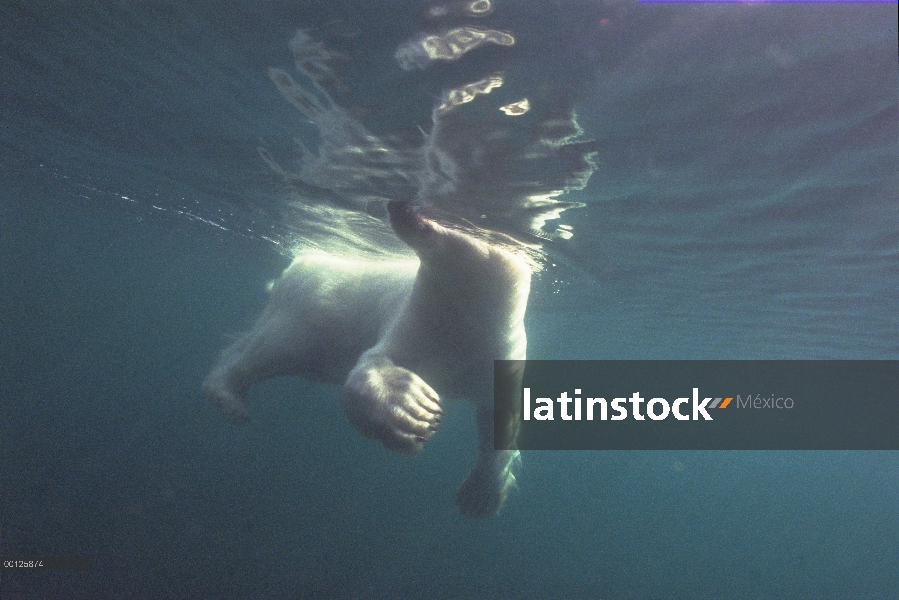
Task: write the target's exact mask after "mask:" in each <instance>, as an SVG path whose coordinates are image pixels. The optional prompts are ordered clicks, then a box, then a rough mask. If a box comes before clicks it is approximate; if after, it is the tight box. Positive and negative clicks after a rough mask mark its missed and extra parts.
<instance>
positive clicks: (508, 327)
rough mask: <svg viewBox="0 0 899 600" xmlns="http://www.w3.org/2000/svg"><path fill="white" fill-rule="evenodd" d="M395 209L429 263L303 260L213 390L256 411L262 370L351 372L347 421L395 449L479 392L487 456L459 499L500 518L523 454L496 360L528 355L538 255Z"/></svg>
mask: <svg viewBox="0 0 899 600" xmlns="http://www.w3.org/2000/svg"><path fill="white" fill-rule="evenodd" d="M387 208H388V212H389V215H390V224H391V226H392V227H393V230H394V232H396V235H397V236H398V237H399V238H400V239H401V240H402V241H403V242H405V243H406V244H408V245H409V246H410V247H411V248H412V249H413V250H414V251H415V253H416V254H417V255H418V258H419V260H418V261H399V262H378V261H366V260H350V259H343V258H337V257H333V256H329V255H324V254H306V255H301V256H299V257H297V258H296V259H295V260H294V261H293V263H292V264H291V265H290V266H289V267H288V268H287V269H286V270H285V271H284V274H283V275H282V276H281V278H280V279H278V280H277V281H275V282H274V284H273V285H272V289H271V298H270V301H269V304H268V306H267V307H266V308H265V310H264V311H263V312H262V314H261V315H260V316H259V318H258V320H257V321H256V324H255V325H254V327H253V329H252V330H251V331H250V332H249V333H246V334H244V335H243V336H242V337H240V338H239V339H238V340H237V341H236V342H235V343H234V344H233V345H232V346H230V347H229V348H227V349H226V350H225V351H224V352H223V353H222V354H221V356H220V358H219V361H218V363H217V364H216V365H215V367H214V368H213V369H212V371H211V373H210V374H209V376H208V377H207V378H206V381H205V382H204V385H203V388H204V391H205V393H206V395H207V396H208V397H209V398H210V399H211V400H212V401H213V402H214V403H215V404H216V405H217V406H219V407H221V408H222V409H223V410H224V411H225V412H226V413H227V414H228V415H229V416H230V417H231V418H232V419H234V420H236V421H246V420H247V419H248V418H249V414H248V409H247V401H246V394H247V391H248V389H249V387H250V386H251V385H253V384H254V383H257V382H259V381H262V380H264V379H267V378H270V377H276V376H279V375H304V376H307V377H310V378H314V379H318V380H323V381H327V382H334V383H343V393H342V401H343V406H344V408H345V410H346V413H347V416H348V417H349V420H350V422H352V424H353V425H354V426H355V427H356V428H357V429H358V430H359V431H360V432H361V433H362V434H363V435H365V436H367V437H371V438H374V439H376V440H378V441H380V442H381V443H382V444H383V445H384V446H386V447H387V448H389V449H391V450H397V451H411V452H417V451H418V450H420V449H421V448H422V446H423V444H424V443H425V442H426V441H427V440H428V439H429V438H430V437H431V436H432V435H434V433H435V432H436V431H437V429H438V427H439V426H440V424H441V422H442V419H443V417H444V412H443V410H442V408H441V396H444V397H447V396H449V397H462V398H468V399H471V400H473V401H474V402H475V403H476V405H477V419H478V437H479V447H478V458H477V462H476V464H475V467H474V469H473V470H472V471H471V473H470V474H469V475H468V477H467V478H466V479H465V481H464V482H463V483H462V486H461V487H460V488H459V490H458V492H457V493H456V504H457V505H458V507H459V510H460V512H461V513H462V514H464V515H467V516H470V517H485V516H489V515H493V514H495V513H496V512H498V511H499V509H500V507H501V506H502V504H503V502H504V500H505V498H506V495H507V494H508V492H509V489H510V488H511V486H512V485H513V484H514V482H515V477H514V474H513V472H512V470H513V465H514V464H515V463H516V462H517V460H518V451H517V450H503V451H497V450H494V444H493V438H494V416H493V415H494V413H493V361H494V359H509V360H523V359H524V358H525V354H526V349H527V340H526V337H525V330H524V314H525V308H526V305H527V300H528V294H529V291H530V281H531V269H530V266H529V265H528V264H527V262H526V261H525V260H524V259H522V258H521V257H519V256H516V255H515V254H514V253H512V252H510V251H508V250H506V249H503V248H500V247H498V246H495V245H491V244H488V243H486V242H483V241H481V240H478V239H475V238H474V237H472V236H469V235H466V234H464V233H461V232H459V231H455V230H452V229H448V228H446V227H443V226H441V225H439V224H438V223H436V222H434V221H432V220H429V219H426V218H424V217H423V216H421V215H419V214H418V213H416V212H415V211H414V210H413V209H412V208H411V207H410V206H409V204H408V203H404V202H390V203H389V204H388V207H387ZM438 390H439V394H438ZM504 426H508V427H510V428H514V424H513V423H508V424H504Z"/></svg>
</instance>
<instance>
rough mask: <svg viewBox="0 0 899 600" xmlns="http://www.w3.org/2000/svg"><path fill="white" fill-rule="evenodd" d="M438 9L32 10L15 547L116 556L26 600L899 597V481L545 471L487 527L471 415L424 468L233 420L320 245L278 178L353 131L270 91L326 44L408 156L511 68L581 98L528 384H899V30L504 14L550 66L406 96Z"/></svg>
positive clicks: (22, 18) (586, 459) (6, 123)
mask: <svg viewBox="0 0 899 600" xmlns="http://www.w3.org/2000/svg"><path fill="white" fill-rule="evenodd" d="M423 6H425V3H405V2H389V3H349V4H343V3H339V2H322V3H318V2H276V1H272V2H236V3H231V4H227V5H215V6H213V5H208V6H207V5H205V4H204V5H191V6H183V5H182V3H171V4H168V3H164V2H150V3H141V2H119V3H112V2H109V3H49V2H46V3H45V2H32V3H17V2H7V3H4V4H3V5H2V6H0V82H2V85H0V124H2V127H0V449H2V455H0V457H2V468H0V527H2V529H0V533H2V535H0V554H2V555H21V554H29V555H86V556H90V557H91V561H92V567H91V569H90V570H88V571H82V572H30V573H23V572H15V573H13V572H9V571H5V572H2V573H0V577H2V581H0V597H2V598H3V599H4V600H5V599H7V598H100V597H109V598H305V597H316V598H343V597H347V598H358V597H370V598H407V597H408V598H608V599H616V598H635V599H637V598H690V599H695V598H879V599H880V598H883V599H889V598H899V560H897V557H899V454H897V453H896V452H878V453H874V452H815V453H810V452H756V453H753V452H725V453H718V452H602V453H598V452H597V453H586V452H584V453H577V452H564V453H563V452H553V453H534V452H532V453H526V454H525V455H524V457H523V469H522V473H521V476H520V477H519V483H520V491H519V492H518V493H516V494H515V495H514V496H513V497H512V499H511V501H510V502H509V504H508V505H507V507H506V508H505V510H504V511H503V513H502V514H500V515H499V516H498V517H495V518H492V519H489V520H486V521H476V522H475V521H469V520H466V519H464V518H462V517H460V516H458V515H457V514H456V511H455V507H454V506H453V504H452V497H453V492H454V490H455V488H456V486H457V485H458V483H459V482H460V481H461V480H462V479H463V477H464V475H465V474H466V473H467V471H468V469H469V467H470V464H471V461H472V460H473V459H474V438H475V431H474V423H473V411H472V410H471V407H469V406H465V405H461V404H460V405H451V406H450V407H449V411H448V412H449V414H448V419H447V424H446V425H445V426H444V428H443V429H442V430H441V432H440V434H439V435H438V436H436V437H435V438H434V439H433V440H432V441H431V442H430V443H429V445H428V446H429V447H428V448H427V449H426V450H425V451H424V452H423V453H422V454H421V455H419V456H416V457H412V458H409V457H398V456H394V455H392V454H389V453H388V452H386V451H383V450H381V449H380V448H379V447H377V446H376V445H375V444H374V443H371V442H369V441H367V440H364V439H361V438H360V436H358V435H357V434H356V432H355V431H354V430H353V429H352V427H351V426H350V425H349V424H348V423H347V421H346V419H345V417H344V415H343V412H342V409H341V407H340V405H339V402H338V395H339V390H338V389H337V388H336V387H334V386H325V385H319V384H314V383H309V382H305V381H302V380H278V381H272V382H268V383H265V384H263V385H260V386H259V387H258V388H255V389H254V390H253V393H252V396H251V401H252V421H251V422H250V423H249V424H247V425H245V426H234V425H231V424H228V423H226V422H225V419H224V418H223V417H222V416H221V415H220V414H219V413H218V412H216V411H215V410H214V409H213V408H211V407H209V406H207V405H206V404H205V402H204V400H203V398H202V396H201V393H200V389H199V388H200V382H201V381H202V379H203V377H204V375H205V373H206V371H207V370H208V368H209V366H210V365H211V363H212V361H213V360H214V358H215V356H216V354H217V353H218V351H219V350H220V349H221V348H222V347H223V346H224V345H226V344H227V343H228V340H229V336H230V335H232V334H234V333H235V332H239V331H241V330H243V329H245V328H246V327H248V326H249V324H250V323H251V322H252V319H253V317H254V315H255V314H256V313H257V312H258V311H259V310H260V309H261V307H262V306H263V305H264V302H265V292H264V286H265V283H266V282H267V281H269V280H270V279H272V278H273V277H276V276H277V275H278V273H279V272H280V271H281V269H283V268H284V266H285V265H286V264H287V262H288V258H287V255H288V254H289V252H290V241H291V240H292V239H295V237H294V236H295V233H296V230H297V227H298V224H297V223H292V222H291V218H292V215H294V214H295V213H293V212H291V211H290V210H289V207H288V206H287V205H286V204H285V202H284V198H285V194H287V193H288V190H285V188H284V186H283V184H282V183H281V181H280V180H279V179H278V178H277V177H275V176H274V174H273V173H272V171H271V170H270V169H269V167H268V166H267V165H266V164H265V163H264V162H263V161H262V160H261V159H260V156H259V154H258V152H257V147H258V146H264V147H266V148H269V149H271V151H272V152H273V153H274V154H276V155H277V156H278V158H279V160H280V161H282V164H287V165H291V164H294V163H292V162H291V161H294V162H295V160H296V157H295V155H294V150H295V147H294V146H293V144H292V138H294V137H301V138H304V139H307V140H315V138H316V135H318V133H317V132H316V131H315V129H314V127H312V126H311V125H310V123H309V122H308V121H305V120H304V119H302V117H301V116H300V115H299V113H298V112H297V111H296V110H295V109H294V108H293V107H291V106H290V105H289V104H287V103H286V102H285V101H284V99H283V97H282V96H281V94H279V93H278V90H277V89H276V88H275V86H274V85H273V84H272V82H271V80H270V79H269V78H268V76H267V69H268V67H270V66H277V67H279V68H283V69H285V70H287V69H290V68H291V60H292V58H291V56H290V53H289V51H288V49H287V42H288V41H289V40H290V38H291V37H292V36H293V35H294V33H295V31H296V30H297V29H298V28H300V27H302V28H308V29H309V30H310V31H313V32H315V33H316V34H317V36H318V37H319V39H322V40H323V41H324V42H325V43H327V44H328V47H331V48H334V49H336V50H338V51H340V52H341V53H343V54H344V55H346V56H347V57H351V59H352V60H348V61H346V62H345V64H344V65H343V67H342V71H341V73H340V75H341V77H342V78H343V79H344V81H345V82H346V83H347V86H348V88H349V89H350V90H351V91H352V93H353V94H354V98H353V100H352V103H351V104H352V106H353V107H354V112H353V114H354V115H359V118H360V119H362V120H363V121H364V122H365V124H366V125H367V126H368V127H370V128H371V129H372V130H373V131H376V132H379V133H381V132H386V131H389V130H392V129H395V128H399V127H413V128H414V127H415V126H419V125H421V126H423V127H424V128H427V124H428V122H429V119H430V109H431V106H432V105H433V101H434V98H435V97H436V96H437V95H438V94H439V92H440V90H441V86H445V85H447V84H450V85H456V84H458V82H459V81H462V80H465V79H466V78H469V77H471V76H474V75H477V74H479V73H481V74H482V73H484V72H486V71H488V70H489V69H492V68H494V67H497V66H501V67H502V68H504V69H505V73H506V76H507V78H508V84H507V86H506V89H508V90H510V91H509V93H510V94H518V93H521V94H528V95H531V96H532V97H534V98H537V99H546V98H561V97H563V96H564V97H565V98H568V99H570V101H571V103H572V105H573V106H574V108H575V110H576V113H577V118H578V122H579V123H580V125H581V127H582V128H583V129H584V135H585V137H587V138H589V139H593V140H596V142H597V155H596V157H595V159H596V163H597V170H596V172H595V173H594V174H593V176H592V178H591V179H590V181H589V183H588V184H587V186H586V187H585V188H584V189H583V190H573V191H571V192H570V193H569V194H567V195H566V196H565V197H563V198H562V199H563V200H576V201H579V202H584V203H586V204H587V206H586V207H584V208H580V209H572V210H569V211H566V212H565V213H564V216H563V222H564V223H565V224H567V225H569V226H570V227H571V229H572V231H573V233H574V235H573V237H572V238H571V239H570V240H556V241H554V242H552V243H550V244H548V246H547V256H548V259H547V264H546V267H545V269H544V271H543V272H542V273H541V274H540V275H539V276H538V277H537V279H536V280H535V285H534V292H533V294H532V297H531V304H530V309H529V313H528V319H527V325H528V335H529V356H531V357H533V358H646V359H649V358H739V359H743V358H785V359H798V358H834V359H841V358H870V359H897V358H899V311H897V308H899V177H897V164H899V163H897V159H899V113H897V93H899V92H897V90H899V73H897V63H896V47H897V27H896V22H897V10H896V7H895V6H885V5H881V6H813V7H811V6H770V7H766V6H726V7H657V6H646V7H643V6H640V5H637V4H612V3H610V4H608V5H604V4H601V3H592V2H574V1H572V2H566V3H553V2H526V3H525V2H507V3H499V4H498V5H497V10H496V12H495V13H494V14H493V15H491V16H490V17H489V18H490V19H493V22H495V24H496V26H497V27H498V28H501V29H505V30H509V31H514V32H515V33H516V35H517V36H518V39H517V42H518V43H517V44H516V47H515V49H514V52H515V53H514V54H509V55H504V54H503V53H502V52H501V50H502V49H500V48H488V49H484V50H483V52H481V53H480V54H477V53H478V52H479V51H473V52H472V53H471V55H472V56H471V57H466V59H465V60H460V61H458V64H456V63H454V64H449V65H443V66H438V67H435V68H434V69H431V70H427V71H416V72H412V73H409V72H404V71H402V70H401V69H399V68H398V67H397V66H396V61H395V60H394V59H393V54H394V51H395V50H396V48H397V47H398V45H399V44H401V43H402V42H403V41H405V40H407V39H408V38H409V37H410V36H411V35H412V33H413V32H415V31H416V30H417V29H416V28H417V27H418V25H417V23H418V21H417V20H416V19H417V17H416V15H418V14H420V9H421V7H423ZM508 56H511V57H512V58H511V59H510V58H508ZM469 58H470V59H471V60H469ZM398 89H401V90H406V91H405V93H397V91H396V90H398ZM859 402H860V404H861V402H862V399H859ZM897 425H899V424H897Z"/></svg>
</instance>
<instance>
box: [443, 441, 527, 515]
mask: <svg viewBox="0 0 899 600" xmlns="http://www.w3.org/2000/svg"><path fill="white" fill-rule="evenodd" d="M519 462H520V459H519V453H518V451H517V450H516V451H509V450H504V451H498V452H497V454H496V456H495V457H494V460H493V461H490V462H479V463H478V464H477V466H475V468H474V470H472V472H471V473H469V474H468V477H466V478H465V481H463V482H462V486H461V487H460V488H459V491H457V492H456V506H458V507H459V512H460V513H462V514H463V515H465V516H466V517H472V518H475V519H477V518H481V517H490V516H493V515H495V514H496V513H498V512H499V509H500V508H502V506H503V503H504V502H505V501H506V498H507V497H508V495H509V491H510V490H512V488H514V487H515V474H514V472H513V470H514V469H515V468H516V467H517V465H518V464H519Z"/></svg>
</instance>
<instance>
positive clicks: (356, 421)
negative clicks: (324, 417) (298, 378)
mask: <svg viewBox="0 0 899 600" xmlns="http://www.w3.org/2000/svg"><path fill="white" fill-rule="evenodd" d="M343 406H344V409H346V413H347V416H348V417H349V419H350V422H351V423H352V424H353V425H354V426H355V427H356V429H358V430H359V431H360V432H361V433H362V435H364V436H366V437H371V438H375V439H376V440H378V441H380V442H381V443H382V444H384V446H386V447H387V448H389V449H390V450H397V451H401V452H417V451H419V450H421V447H422V445H423V444H424V443H425V442H426V441H427V440H428V438H430V437H431V436H432V435H434V433H435V432H436V431H437V427H438V426H439V425H440V423H441V422H442V421H443V417H444V413H443V410H442V409H441V407H440V397H439V396H438V395H437V392H435V391H434V390H433V389H431V386H429V385H428V384H427V383H426V382H425V381H424V380H423V379H422V378H421V377H419V376H418V375H416V374H415V373H413V372H412V371H409V370H408V369H404V368H402V367H397V366H394V365H379V366H376V367H371V368H368V369H363V370H360V371H354V372H353V373H351V374H350V377H349V379H348V380H347V383H346V385H345V386H344V393H343Z"/></svg>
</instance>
